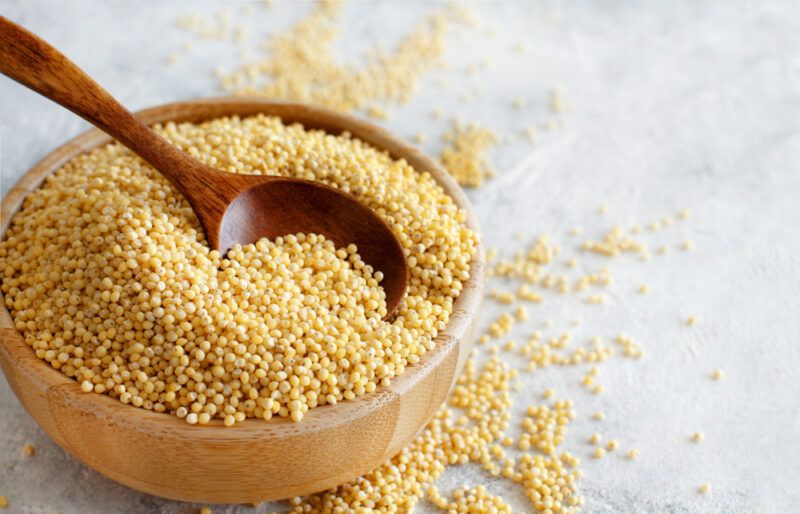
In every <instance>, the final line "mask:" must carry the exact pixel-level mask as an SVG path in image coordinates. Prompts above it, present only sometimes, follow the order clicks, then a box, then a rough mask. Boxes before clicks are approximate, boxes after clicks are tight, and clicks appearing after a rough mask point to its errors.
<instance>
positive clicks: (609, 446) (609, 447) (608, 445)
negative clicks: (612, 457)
mask: <svg viewBox="0 0 800 514" xmlns="http://www.w3.org/2000/svg"><path fill="white" fill-rule="evenodd" d="M617 448H619V443H618V442H617V440H616V439H609V440H608V442H607V443H606V450H608V451H610V452H613V451H614V450H616V449H617Z"/></svg>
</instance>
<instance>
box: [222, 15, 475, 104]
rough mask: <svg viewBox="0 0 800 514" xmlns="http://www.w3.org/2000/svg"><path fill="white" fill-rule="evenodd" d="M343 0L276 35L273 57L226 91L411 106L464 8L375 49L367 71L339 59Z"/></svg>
mask: <svg viewBox="0 0 800 514" xmlns="http://www.w3.org/2000/svg"><path fill="white" fill-rule="evenodd" d="M342 3H343V2H319V3H317V4H316V5H314V7H312V9H311V12H310V13H309V14H307V15H306V16H304V17H303V18H301V19H300V21H298V22H297V23H296V24H295V25H294V26H293V27H292V28H291V29H289V30H288V31H286V32H283V33H278V34H275V35H272V36H270V38H269V39H268V41H267V44H266V45H265V51H266V52H267V53H268V55H266V56H265V57H263V58H261V59H260V60H256V61H252V62H249V63H247V64H244V65H242V66H240V67H239V68H238V69H236V70H235V71H233V72H232V73H229V74H227V75H225V76H224V77H223V78H222V79H221V85H222V87H223V89H225V90H227V91H229V92H232V93H234V94H237V95H258V96H266V97H272V98H288V99H292V100H299V101H303V102H310V103H316V104H322V105H327V106H329V107H333V108H335V109H339V110H343V111H352V110H356V109H363V108H366V107H367V106H369V105H370V104H373V103H374V102H395V103H405V102H407V101H408V100H410V99H411V97H412V95H413V93H414V92H415V91H416V89H417V87H418V85H419V79H420V78H421V77H422V76H423V75H425V74H426V73H427V72H429V71H431V70H433V69H435V68H437V67H441V65H442V56H443V54H444V51H445V47H446V44H445V38H446V35H447V33H448V32H449V31H450V30H451V28H452V27H453V25H455V24H458V23H463V22H465V21H466V20H465V17H466V15H465V12H464V11H463V9H459V8H458V7H455V6H454V7H449V8H445V9H441V10H439V11H437V12H436V13H433V14H431V15H429V16H426V17H425V18H423V19H422V20H421V21H420V22H419V23H418V24H417V25H416V26H415V27H414V28H413V29H412V30H411V31H410V32H409V33H408V34H407V35H406V36H405V37H404V38H403V39H402V40H401V41H400V42H399V44H398V45H397V46H396V47H395V48H394V50H393V51H392V52H389V53H386V52H382V51H378V50H373V51H372V52H370V53H369V54H368V55H367V56H366V62H365V63H364V64H363V65H362V66H361V67H356V66H354V65H352V64H348V63H342V62H340V61H339V60H338V59H337V57H336V52H335V49H334V48H333V46H334V40H335V39H336V37H337V35H338V34H339V33H340V32H341V31H340V30H339V27H337V23H338V20H339V16H340V12H341V6H342Z"/></svg>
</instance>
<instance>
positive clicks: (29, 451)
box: [22, 444, 36, 457]
mask: <svg viewBox="0 0 800 514" xmlns="http://www.w3.org/2000/svg"><path fill="white" fill-rule="evenodd" d="M22 454H23V455H25V456H27V457H33V456H34V455H36V447H35V446H34V445H32V444H26V445H25V446H23V447H22Z"/></svg>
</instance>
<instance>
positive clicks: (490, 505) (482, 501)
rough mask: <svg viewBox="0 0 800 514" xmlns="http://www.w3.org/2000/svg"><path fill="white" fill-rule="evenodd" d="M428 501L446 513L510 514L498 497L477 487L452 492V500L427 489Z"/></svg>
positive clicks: (434, 490)
mask: <svg viewBox="0 0 800 514" xmlns="http://www.w3.org/2000/svg"><path fill="white" fill-rule="evenodd" d="M427 498H428V500H429V501H430V502H431V503H432V504H433V505H434V506H436V507H437V508H439V509H441V510H445V511H448V512H458V513H464V514H487V513H492V514H504V513H505V514H511V512H512V511H511V506H510V505H508V504H507V503H505V502H504V501H503V499H502V498H501V497H500V496H495V495H493V494H490V493H489V492H487V491H486V487H484V486H482V485H479V486H477V487H474V488H471V487H469V486H466V485H464V486H461V487H460V488H458V489H456V490H455V491H453V499H452V501H450V502H448V501H447V499H446V498H445V497H444V496H442V495H441V494H439V490H438V489H437V488H436V487H435V486H431V487H429V488H428V492H427Z"/></svg>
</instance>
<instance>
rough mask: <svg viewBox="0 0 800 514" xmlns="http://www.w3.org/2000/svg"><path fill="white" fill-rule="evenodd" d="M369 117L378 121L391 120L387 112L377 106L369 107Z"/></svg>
mask: <svg viewBox="0 0 800 514" xmlns="http://www.w3.org/2000/svg"><path fill="white" fill-rule="evenodd" d="M367 116H369V117H370V118H375V119H376V120H386V119H388V118H389V115H388V114H387V113H386V110H385V109H382V108H381V107H378V106H377V105H370V106H369V107H367Z"/></svg>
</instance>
